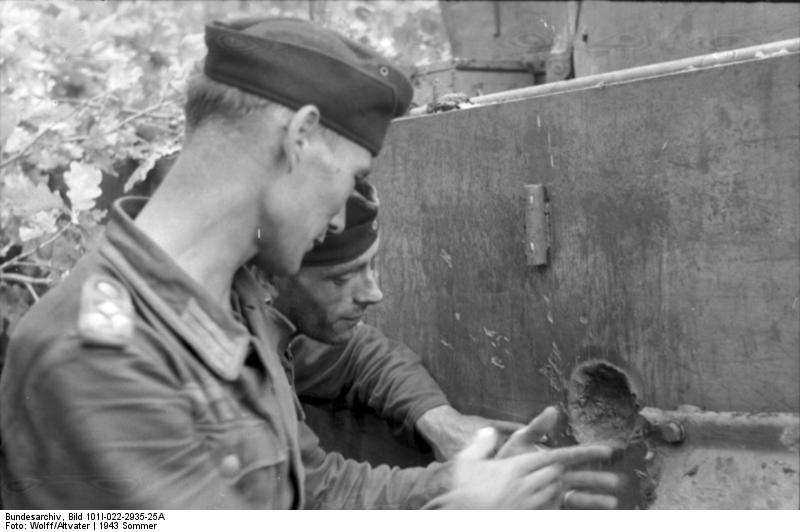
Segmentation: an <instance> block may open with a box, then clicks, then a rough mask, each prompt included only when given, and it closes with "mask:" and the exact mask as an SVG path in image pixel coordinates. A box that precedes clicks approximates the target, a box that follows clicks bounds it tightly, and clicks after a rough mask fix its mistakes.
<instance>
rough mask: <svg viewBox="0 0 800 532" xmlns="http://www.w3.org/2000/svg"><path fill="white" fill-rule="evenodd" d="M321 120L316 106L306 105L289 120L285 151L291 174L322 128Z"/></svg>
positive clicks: (284, 140) (284, 141) (284, 145)
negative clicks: (312, 139) (314, 136)
mask: <svg viewBox="0 0 800 532" xmlns="http://www.w3.org/2000/svg"><path fill="white" fill-rule="evenodd" d="M319 119H320V113H319V109H318V108H317V106H316V105H304V106H303V107H301V108H300V109H298V110H297V111H295V113H294V114H293V115H292V117H291V118H290V119H289V124H288V125H287V127H286V135H285V136H284V138H283V150H284V153H285V154H286V160H287V162H288V165H289V173H291V172H292V170H294V168H296V167H297V165H298V164H299V162H300V158H301V157H302V156H303V154H304V151H305V149H306V148H307V147H308V144H309V142H310V141H311V137H312V136H313V135H315V134H316V133H317V132H318V130H319V128H321V127H322V124H321V123H320V121H319Z"/></svg>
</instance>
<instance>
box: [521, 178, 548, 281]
mask: <svg viewBox="0 0 800 532" xmlns="http://www.w3.org/2000/svg"><path fill="white" fill-rule="evenodd" d="M552 238H553V237H552V229H551V226H550V201H549V199H548V197H547V190H546V189H545V187H544V185H525V257H526V258H527V261H528V265H529V266H544V265H547V264H548V263H549V262H550V250H551V248H552V245H553V239H552Z"/></svg>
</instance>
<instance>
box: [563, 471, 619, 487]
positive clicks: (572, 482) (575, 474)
mask: <svg viewBox="0 0 800 532" xmlns="http://www.w3.org/2000/svg"><path fill="white" fill-rule="evenodd" d="M561 480H562V482H563V483H564V486H565V487H566V489H576V490H586V491H599V492H604V491H606V492H614V491H617V490H619V489H620V488H621V487H622V486H623V480H622V477H620V476H619V475H617V474H615V473H608V472H606V471H568V472H566V473H564V475H563V476H562V479H561Z"/></svg>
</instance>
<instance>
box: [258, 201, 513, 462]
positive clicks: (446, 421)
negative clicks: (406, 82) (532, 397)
mask: <svg viewBox="0 0 800 532" xmlns="http://www.w3.org/2000/svg"><path fill="white" fill-rule="evenodd" d="M378 247H379V235H378V202H377V197H376V194H375V190H374V188H373V187H372V186H371V185H365V186H364V188H362V189H361V190H360V191H359V193H358V194H354V195H353V196H351V197H350V199H349V200H348V202H347V211H346V225H345V229H344V231H342V232H341V233H339V234H335V235H328V236H327V237H326V238H325V240H324V242H321V243H318V244H317V245H316V246H315V247H314V249H312V250H311V251H310V252H308V253H307V254H306V255H305V257H304V258H303V264H302V268H301V269H300V271H299V272H298V273H297V274H296V275H293V276H290V277H282V278H281V277H279V278H276V279H274V280H273V284H274V285H275V288H276V289H277V295H276V297H275V299H274V305H275V308H277V309H278V310H280V311H281V312H282V313H283V314H284V315H285V316H286V317H287V318H288V319H289V321H291V322H292V324H293V325H294V326H295V327H296V328H297V334H296V336H294V338H293V339H292V341H291V343H290V344H289V348H288V351H287V356H289V357H290V359H292V360H293V363H294V370H295V375H294V383H295V389H296V391H297V394H298V395H299V396H300V399H301V401H303V402H304V406H305V407H306V415H307V416H309V420H308V423H309V425H311V427H312V428H315V429H316V427H318V426H319V427H324V425H323V423H324V420H325V419H326V418H325V416H321V415H318V414H319V408H318V407H323V406H324V407H326V408H328V409H330V408H331V407H333V408H336V407H335V404H337V403H339V402H342V400H343V402H345V403H346V404H347V405H348V406H350V407H351V408H352V407H360V406H362V405H363V406H366V407H369V408H371V409H372V410H373V411H375V412H376V413H377V414H378V415H379V416H380V417H382V418H385V419H387V420H389V421H390V422H391V423H392V424H393V425H398V426H400V427H402V428H403V429H405V432H406V434H407V435H409V436H411V438H409V439H412V440H416V438H415V436H419V437H421V438H422V439H423V440H424V441H425V442H427V443H428V444H429V445H430V447H431V449H432V450H433V451H434V454H435V456H436V457H437V458H438V459H440V460H447V459H451V458H453V457H454V456H455V454H456V453H457V452H458V451H460V450H461V449H462V448H463V447H465V446H466V445H467V444H468V443H469V442H470V441H471V440H472V438H473V437H474V435H475V432H476V431H477V430H478V429H480V428H482V427H488V426H491V427H494V428H495V429H498V430H499V431H500V432H501V433H502V434H506V435H508V434H511V433H512V432H513V431H515V430H518V429H520V428H522V425H521V424H519V423H514V422H510V421H499V420H489V419H485V418H483V417H480V416H468V415H463V414H461V413H459V412H458V411H457V410H455V409H454V408H453V407H452V406H451V405H450V402H449V401H448V400H447V398H446V397H445V395H444V393H443V392H442V390H441V388H439V385H438V384H437V383H436V381H434V380H433V378H432V377H431V376H430V374H428V372H427V371H426V370H425V368H424V367H423V366H422V363H421V360H420V357H419V356H418V355H417V354H416V353H414V352H413V351H411V350H410V349H409V348H408V347H406V346H405V345H403V344H401V343H399V342H396V341H393V340H390V339H388V338H387V337H386V336H384V335H383V334H382V333H381V332H380V331H379V330H377V329H376V328H374V327H372V326H370V325H366V324H364V323H363V322H362V318H363V317H364V314H365V312H366V311H367V309H368V308H369V307H371V306H372V305H376V304H378V303H380V302H381V300H382V299H383V294H382V292H381V290H380V288H379V286H378V272H377V270H376V266H375V261H376V258H377V253H378ZM332 405H333V406H332Z"/></svg>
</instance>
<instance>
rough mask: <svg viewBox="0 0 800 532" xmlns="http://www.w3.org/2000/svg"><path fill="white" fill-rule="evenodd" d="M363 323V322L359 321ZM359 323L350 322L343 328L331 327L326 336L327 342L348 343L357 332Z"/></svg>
mask: <svg viewBox="0 0 800 532" xmlns="http://www.w3.org/2000/svg"><path fill="white" fill-rule="evenodd" d="M358 323H361V322H358ZM358 323H356V324H352V323H351V324H348V326H347V327H346V328H341V329H331V330H329V331H328V332H327V333H326V334H325V335H324V336H325V342H327V343H329V344H346V343H347V342H349V341H350V339H351V338H352V337H353V335H354V334H355V332H356V327H358Z"/></svg>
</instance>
